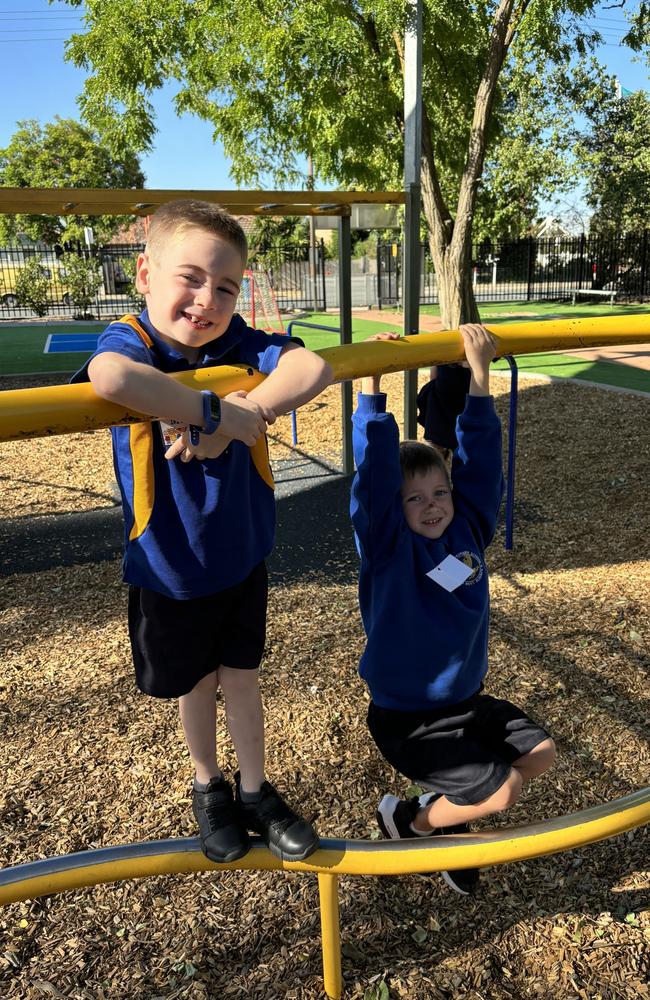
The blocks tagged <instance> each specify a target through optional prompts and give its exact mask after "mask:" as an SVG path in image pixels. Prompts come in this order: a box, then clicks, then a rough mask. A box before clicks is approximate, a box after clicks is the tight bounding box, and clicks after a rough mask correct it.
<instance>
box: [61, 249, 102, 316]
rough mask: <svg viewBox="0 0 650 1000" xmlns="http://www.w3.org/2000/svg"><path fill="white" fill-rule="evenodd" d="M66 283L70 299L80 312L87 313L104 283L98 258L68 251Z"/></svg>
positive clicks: (65, 259) (65, 265)
mask: <svg viewBox="0 0 650 1000" xmlns="http://www.w3.org/2000/svg"><path fill="white" fill-rule="evenodd" d="M63 267H64V269H65V283H66V285H67V288H68V293H69V295H70V300H71V301H72V304H73V305H75V306H76V307H77V309H78V310H79V312H80V313H82V314H83V313H85V312H86V311H87V310H88V309H89V308H90V306H91V305H92V303H93V302H94V301H95V296H96V294H97V292H98V291H99V289H100V288H101V285H102V272H101V269H100V267H99V264H98V262H97V260H96V259H95V258H93V257H84V256H81V255H80V254H77V253H66V254H65V256H64V258H63Z"/></svg>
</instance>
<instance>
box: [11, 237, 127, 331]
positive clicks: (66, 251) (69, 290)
mask: <svg viewBox="0 0 650 1000" xmlns="http://www.w3.org/2000/svg"><path fill="white" fill-rule="evenodd" d="M143 246H144V245H143V244H119V243H115V244H106V245H105V246H101V247H93V248H92V249H88V247H86V246H85V245H84V244H65V246H56V247H48V246H44V245H41V246H35V247H34V246H31V247H5V248H3V249H0V319H32V318H34V316H35V315H38V313H37V312H36V311H35V309H33V308H32V307H30V306H29V305H28V304H27V303H26V302H25V301H24V300H23V299H22V297H21V272H22V271H23V269H24V268H25V267H26V265H28V264H29V263H30V261H38V262H39V264H40V267H39V270H38V273H39V275H40V276H42V277H43V278H44V279H47V280H46V282H44V287H43V290H42V293H41V296H40V300H41V306H42V309H43V310H44V314H45V316H48V317H55V316H59V317H62V318H66V317H73V316H77V315H79V314H80V313H81V312H83V313H87V314H89V315H92V316H94V317H96V318H97V319H103V318H108V317H113V316H121V315H123V314H124V313H125V312H133V311H134V310H137V311H140V309H141V308H142V304H141V299H140V297H139V296H138V294H137V293H136V291H135V289H134V286H133V280H132V279H133V275H134V273H135V259H136V256H137V254H138V253H139V252H140V251H141V250H142V249H143ZM71 257H82V258H85V259H86V260H88V261H89V262H92V264H94V270H96V271H98V272H99V274H100V275H101V283H100V284H99V288H98V290H97V292H95V293H94V295H93V296H92V298H91V301H90V302H88V303H84V304H83V305H80V303H79V302H76V301H75V298H76V294H77V293H76V290H75V287H74V285H73V283H72V282H71V280H70V277H69V275H68V274H67V272H66V260H68V261H69V260H70V258H71Z"/></svg>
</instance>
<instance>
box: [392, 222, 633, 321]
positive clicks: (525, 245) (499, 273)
mask: <svg viewBox="0 0 650 1000" xmlns="http://www.w3.org/2000/svg"><path fill="white" fill-rule="evenodd" d="M648 235H649V234H648V231H647V230H645V231H644V232H642V233H635V234H630V235H626V236H617V237H611V238H595V237H594V238H587V237H585V236H578V237H570V238H566V237H562V238H560V237H555V238H550V239H545V240H535V239H526V240H519V241H518V242H515V243H495V244H492V245H490V246H486V245H485V244H484V245H482V246H475V247H474V248H473V252H472V281H473V285H474V294H475V296H476V299H477V301H479V302H486V301H521V300H525V301H531V300H540V299H556V300H563V299H572V298H573V296H574V295H575V294H576V293H580V292H583V293H586V292H602V293H603V294H604V293H609V295H610V297H613V298H615V300H616V301H617V302H643V301H646V300H648V299H650V259H649V248H648V243H649V239H648ZM401 271H402V256H401V246H400V244H398V243H384V244H380V245H379V246H378V248H377V273H378V281H377V297H378V304H379V306H380V307H381V306H382V305H383V306H386V305H396V304H399V303H401V295H402V291H401ZM421 275H422V277H421V286H420V302H421V303H422V304H429V303H435V302H438V288H437V283H436V274H435V270H434V267H433V263H432V260H431V255H430V253H429V247H428V245H426V244H423V245H422V258H421Z"/></svg>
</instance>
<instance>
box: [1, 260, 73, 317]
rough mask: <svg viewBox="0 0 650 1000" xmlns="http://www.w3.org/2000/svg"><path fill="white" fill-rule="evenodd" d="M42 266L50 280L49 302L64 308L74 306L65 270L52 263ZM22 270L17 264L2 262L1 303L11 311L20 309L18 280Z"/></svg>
mask: <svg viewBox="0 0 650 1000" xmlns="http://www.w3.org/2000/svg"><path fill="white" fill-rule="evenodd" d="M41 266H42V270H43V274H44V275H45V277H46V278H49V279H50V288H49V295H48V298H49V301H50V302H53V303H61V304H62V305H64V306H70V305H72V299H71V297H70V292H69V290H68V287H67V285H66V282H65V268H64V267H62V266H61V265H60V264H58V263H54V262H50V261H48V262H47V263H46V264H42V265H41ZM21 270H22V268H21V267H20V266H18V265H17V264H16V263H13V262H12V263H5V262H4V261H0V302H2V303H3V305H6V306H9V308H11V309H18V308H20V303H19V301H18V296H17V295H16V279H17V277H18V274H19V273H20V271H21Z"/></svg>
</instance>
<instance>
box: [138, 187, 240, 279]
mask: <svg viewBox="0 0 650 1000" xmlns="http://www.w3.org/2000/svg"><path fill="white" fill-rule="evenodd" d="M187 229H205V230H206V231H207V232H209V233H214V235H215V236H220V237H221V238H222V239H224V240H227V242H228V243H231V244H232V246H234V247H235V249H236V250H238V251H239V254H240V256H241V259H242V263H243V264H244V266H246V260H247V258H248V242H247V240H246V234H245V233H244V230H243V229H242V227H241V226H240V225H239V223H238V222H237V219H235V218H233V216H232V215H230V214H229V213H228V212H226V210H225V209H224V208H222V207H221V205H216V204H214V203H213V202H211V201H199V200H198V199H195V198H179V199H177V200H176V201H168V202H167V203H166V204H165V205H161V206H160V208H157V209H156V211H155V212H154V214H153V215H152V216H151V222H150V224H149V233H148V234H147V253H149V254H150V255H151V256H152V257H153V259H154V260H156V259H157V257H158V253H159V250H160V248H161V247H162V246H163V245H164V244H165V243H166V242H167V241H168V240H170V239H172V238H173V237H174V236H176V235H177V234H178V233H182V232H185V230H187Z"/></svg>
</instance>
